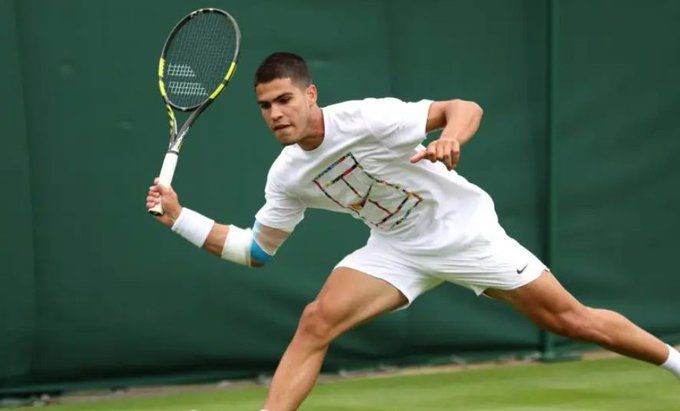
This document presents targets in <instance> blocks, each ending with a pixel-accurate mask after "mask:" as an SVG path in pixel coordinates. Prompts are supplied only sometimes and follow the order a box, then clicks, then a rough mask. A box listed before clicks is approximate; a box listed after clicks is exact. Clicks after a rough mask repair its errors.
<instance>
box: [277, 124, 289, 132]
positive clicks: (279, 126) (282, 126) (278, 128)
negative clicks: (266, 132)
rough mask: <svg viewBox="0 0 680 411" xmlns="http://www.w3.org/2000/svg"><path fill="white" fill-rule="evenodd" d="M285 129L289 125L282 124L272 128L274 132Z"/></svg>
mask: <svg viewBox="0 0 680 411" xmlns="http://www.w3.org/2000/svg"><path fill="white" fill-rule="evenodd" d="M286 127H290V124H282V125H278V126H274V131H279V130H283V129H284V128H286Z"/></svg>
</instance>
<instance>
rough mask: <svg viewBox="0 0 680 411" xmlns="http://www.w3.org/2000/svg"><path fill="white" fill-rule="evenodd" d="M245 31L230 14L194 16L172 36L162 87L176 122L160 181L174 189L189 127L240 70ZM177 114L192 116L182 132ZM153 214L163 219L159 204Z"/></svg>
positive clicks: (160, 68)
mask: <svg viewBox="0 0 680 411" xmlns="http://www.w3.org/2000/svg"><path fill="white" fill-rule="evenodd" d="M240 43H241V31H240V30H239V28H238V24H237V23H236V20H235V19H234V18H233V17H232V16H231V15H230V14H229V13H227V12H226V11H224V10H220V9H213V8H205V9H199V10H196V11H193V12H191V13H189V14H188V15H187V16H185V17H184V18H183V19H182V20H180V21H179V23H177V25H175V27H174V28H173V29H172V31H171V32H170V35H168V38H167V39H166V40H165V45H164V46H163V51H162V52H161V58H160V61H159V62H158V87H159V88H160V91H161V96H162V97H163V101H164V102H165V107H166V108H167V110H168V116H169V117H170V143H169V145H168V151H167V153H166V154H165V158H164V159H163V166H162V167H161V173H160V175H159V177H158V179H159V183H160V184H162V185H164V186H166V187H168V186H170V184H171V183H172V177H173V175H174V174H175V168H176V167H177V159H178V158H179V151H180V148H181V147H182V143H183V142H184V138H185V136H186V134H187V132H188V131H189V128H191V126H192V125H193V124H194V123H195V122H196V119H197V118H198V116H199V115H200V114H201V113H202V112H203V110H205V109H206V108H207V107H208V106H209V105H210V103H212V102H213V101H214V100H215V99H216V98H217V96H219V95H220V93H221V92H222V91H223V90H224V87H225V86H226V85H227V83H228V82H229V80H230V79H231V77H232V75H233V74H234V71H235V69H236V62H237V60H238V53H239V45H240ZM175 110H178V111H183V112H186V113H190V114H189V117H188V118H187V119H186V121H185V122H184V124H182V127H180V128H179V130H178V129H177V118H176V117H175ZM149 213H151V214H153V215H157V216H159V215H163V207H161V204H160V203H159V204H158V205H157V206H155V207H153V208H151V209H150V210H149Z"/></svg>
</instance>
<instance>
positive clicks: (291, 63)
mask: <svg viewBox="0 0 680 411" xmlns="http://www.w3.org/2000/svg"><path fill="white" fill-rule="evenodd" d="M281 78H290V79H291V81H293V82H294V83H296V84H297V85H299V86H302V87H307V86H309V85H310V84H312V77H311V76H310V75H309V69H308V68H307V63H306V62H305V60H304V59H303V58H302V57H300V56H298V55H297V54H293V53H288V52H285V51H279V52H276V53H272V54H270V55H269V56H268V57H267V58H266V59H264V61H263V62H262V64H260V67H258V68H257V71H256V72H255V86H257V85H258V84H260V83H269V82H270V81H272V80H276V79H281Z"/></svg>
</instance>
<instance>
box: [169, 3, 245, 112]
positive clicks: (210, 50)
mask: <svg viewBox="0 0 680 411" xmlns="http://www.w3.org/2000/svg"><path fill="white" fill-rule="evenodd" d="M240 44H241V31H240V29H239V27H238V23H237V22H236V20H235V19H234V18H233V17H232V16H231V15H230V14H229V13H227V12H226V11H224V10H220V9H216V8H203V9H199V10H196V11H193V12H191V13H189V14H188V15H186V16H185V17H184V18H182V19H181V20H180V21H179V23H177V24H176V25H175V27H174V28H173V29H172V31H171V32H170V34H169V35H168V38H167V39H166V40H165V44H164V46H163V51H162V52H161V58H160V61H159V63H158V84H159V87H160V91H161V95H162V96H163V99H164V100H165V102H166V103H167V104H168V105H169V106H171V107H172V108H174V109H176V110H179V111H193V110H196V109H197V108H198V107H201V106H204V105H207V104H209V103H210V102H211V101H212V100H214V99H215V97H217V95H219V93H220V92H221V91H222V89H224V86H225V85H226V84H227V82H228V81H229V79H230V78H231V76H232V74H233V73H234V69H235V68H236V61H237V60H238V54H239V48H240Z"/></svg>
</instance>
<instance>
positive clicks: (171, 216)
mask: <svg viewBox="0 0 680 411" xmlns="http://www.w3.org/2000/svg"><path fill="white" fill-rule="evenodd" d="M158 203H161V205H162V206H163V215H161V216H156V220H158V221H160V222H161V223H163V224H164V225H166V226H168V227H172V225H173V223H174V222H175V220H177V217H178V216H179V213H180V211H182V206H181V205H180V204H179V199H178V198H177V193H175V190H173V189H172V187H166V186H163V185H161V184H159V183H158V178H156V179H154V181H153V185H152V186H151V187H149V193H148V194H147V196H146V209H147V210H149V209H151V208H153V207H155V206H156V205H157V204H158Z"/></svg>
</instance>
